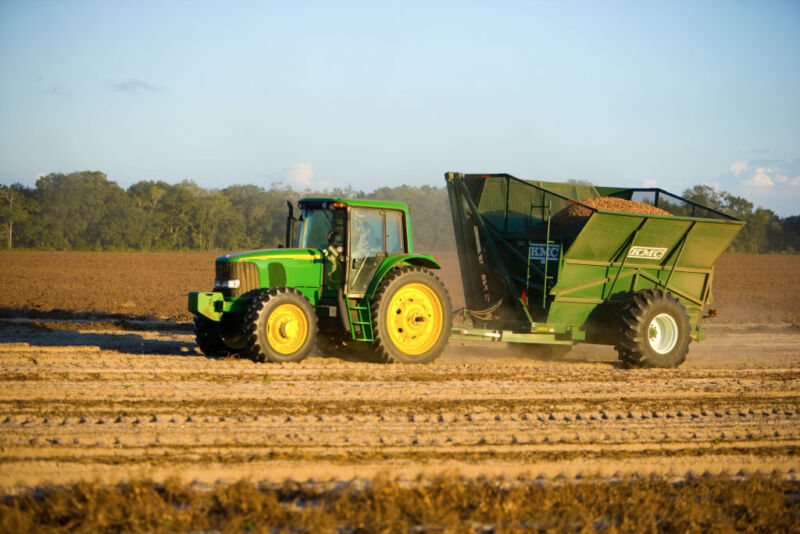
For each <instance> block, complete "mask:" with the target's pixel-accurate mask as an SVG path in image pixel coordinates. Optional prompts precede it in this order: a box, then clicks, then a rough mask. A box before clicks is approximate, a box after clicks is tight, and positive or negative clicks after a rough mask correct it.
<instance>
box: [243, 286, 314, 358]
mask: <svg viewBox="0 0 800 534" xmlns="http://www.w3.org/2000/svg"><path fill="white" fill-rule="evenodd" d="M244 325H245V326H244V329H245V337H246V338H247V339H246V344H247V352H248V356H249V357H250V358H251V359H252V360H253V361H256V362H267V361H269V362H276V363H280V362H299V361H300V360H302V359H303V358H305V357H306V356H307V355H308V353H309V352H311V349H312V348H313V347H314V342H315V341H316V338H317V315H316V313H315V312H314V308H313V307H312V306H311V303H310V302H309V301H308V299H307V298H306V297H305V295H303V294H302V293H301V292H300V291H298V290H296V289H293V288H289V287H276V288H273V289H270V290H269V291H265V292H262V293H261V294H259V295H258V296H257V297H255V298H254V299H253V302H251V303H250V307H249V308H248V310H247V313H246V314H245V318H244Z"/></svg>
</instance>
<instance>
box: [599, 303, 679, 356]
mask: <svg viewBox="0 0 800 534" xmlns="http://www.w3.org/2000/svg"><path fill="white" fill-rule="evenodd" d="M690 329H691V327H690V326H689V316H688V315H686V309H685V308H684V307H683V305H681V303H680V302H679V301H678V299H676V298H675V297H674V296H672V295H671V294H669V293H665V292H664V291H662V290H660V289H645V290H642V291H639V292H638V293H636V294H635V295H634V296H633V298H632V299H631V300H630V301H629V302H628V303H626V305H625V306H624V307H623V309H622V310H621V312H620V316H619V329H618V332H617V340H616V343H615V345H614V347H615V348H616V349H617V353H618V354H619V359H620V360H622V362H623V363H625V364H626V365H628V366H629V367H664V368H670V367H678V366H679V365H680V364H682V363H683V362H684V360H686V354H687V353H688V352H689V341H690V338H689V332H690Z"/></svg>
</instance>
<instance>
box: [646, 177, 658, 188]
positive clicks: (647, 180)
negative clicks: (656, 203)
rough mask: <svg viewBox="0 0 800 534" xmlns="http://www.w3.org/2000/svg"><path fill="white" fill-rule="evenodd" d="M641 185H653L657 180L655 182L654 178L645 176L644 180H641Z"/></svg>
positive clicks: (655, 184) (656, 183)
mask: <svg viewBox="0 0 800 534" xmlns="http://www.w3.org/2000/svg"><path fill="white" fill-rule="evenodd" d="M643 185H644V186H645V187H655V186H657V185H658V182H656V181H655V180H653V179H651V178H645V179H644V182H643Z"/></svg>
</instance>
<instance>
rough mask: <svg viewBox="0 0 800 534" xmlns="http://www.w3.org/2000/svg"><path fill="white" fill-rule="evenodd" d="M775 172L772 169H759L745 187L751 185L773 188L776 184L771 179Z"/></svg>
mask: <svg viewBox="0 0 800 534" xmlns="http://www.w3.org/2000/svg"><path fill="white" fill-rule="evenodd" d="M773 170H774V169H773V168H772V167H768V168H766V169H765V168H764V167H759V168H758V169H756V170H755V173H754V174H753V176H752V177H751V178H750V179H749V180H747V182H745V185H749V186H750V187H773V186H774V185H775V182H773V181H772V178H770V177H769V175H770V174H771V173H772V172H773Z"/></svg>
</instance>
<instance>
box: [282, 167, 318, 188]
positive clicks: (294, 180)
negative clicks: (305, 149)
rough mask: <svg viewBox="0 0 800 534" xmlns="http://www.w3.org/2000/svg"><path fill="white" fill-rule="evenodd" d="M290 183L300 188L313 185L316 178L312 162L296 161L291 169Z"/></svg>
mask: <svg viewBox="0 0 800 534" xmlns="http://www.w3.org/2000/svg"><path fill="white" fill-rule="evenodd" d="M288 178H289V183H290V184H291V185H294V186H297V187H299V188H306V187H311V180H312V179H313V178H314V169H313V168H312V167H311V164H310V163H295V164H294V165H292V168H291V169H289V176H288Z"/></svg>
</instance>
